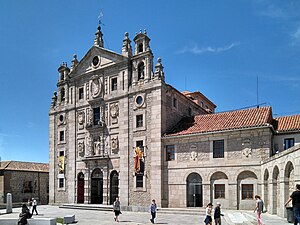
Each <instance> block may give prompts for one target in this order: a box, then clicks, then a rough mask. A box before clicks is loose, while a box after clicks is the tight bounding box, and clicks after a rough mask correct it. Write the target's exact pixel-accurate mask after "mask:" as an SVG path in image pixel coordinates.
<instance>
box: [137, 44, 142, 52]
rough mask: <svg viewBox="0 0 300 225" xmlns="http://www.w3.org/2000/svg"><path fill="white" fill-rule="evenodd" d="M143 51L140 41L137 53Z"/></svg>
mask: <svg viewBox="0 0 300 225" xmlns="http://www.w3.org/2000/svg"><path fill="white" fill-rule="evenodd" d="M140 52H143V43H140V44H139V46H138V53H140Z"/></svg>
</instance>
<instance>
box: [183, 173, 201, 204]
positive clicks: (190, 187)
mask: <svg viewBox="0 0 300 225" xmlns="http://www.w3.org/2000/svg"><path fill="white" fill-rule="evenodd" d="M186 184H187V185H186V190H187V207H202V206H203V196H202V178H201V176H200V175H199V174H198V173H191V174H190V175H189V176H188V177H187V180H186Z"/></svg>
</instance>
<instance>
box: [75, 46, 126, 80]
mask: <svg viewBox="0 0 300 225" xmlns="http://www.w3.org/2000/svg"><path fill="white" fill-rule="evenodd" d="M127 60H128V58H127V57H125V56H122V55H120V54H118V53H115V52H113V51H110V50H107V49H104V48H101V47H97V46H93V47H92V48H91V49H90V50H89V51H88V52H87V53H86V54H85V56H84V57H83V58H82V59H81V61H80V62H79V63H78V64H77V66H76V67H75V69H74V70H73V71H72V72H71V74H70V75H71V76H76V75H80V74H85V73H89V72H91V71H93V70H99V69H102V68H105V67H109V66H112V65H115V64H118V63H120V62H124V61H127Z"/></svg>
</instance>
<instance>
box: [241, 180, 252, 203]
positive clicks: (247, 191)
mask: <svg viewBox="0 0 300 225" xmlns="http://www.w3.org/2000/svg"><path fill="white" fill-rule="evenodd" d="M242 199H243V200H245V199H253V184H242Z"/></svg>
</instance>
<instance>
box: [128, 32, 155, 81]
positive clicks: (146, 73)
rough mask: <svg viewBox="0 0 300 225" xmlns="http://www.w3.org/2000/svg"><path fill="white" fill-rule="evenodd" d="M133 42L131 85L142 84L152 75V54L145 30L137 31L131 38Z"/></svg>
mask: <svg viewBox="0 0 300 225" xmlns="http://www.w3.org/2000/svg"><path fill="white" fill-rule="evenodd" d="M133 41H134V43H135V49H134V55H133V57H132V65H133V71H132V85H133V86H135V85H137V84H143V83H144V82H148V81H149V80H150V79H151V78H152V77H153V71H152V68H153V54H152V51H151V49H150V45H149V42H150V38H149V37H148V36H147V32H146V30H144V32H142V31H140V33H137V34H136V35H135V37H134V39H133Z"/></svg>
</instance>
